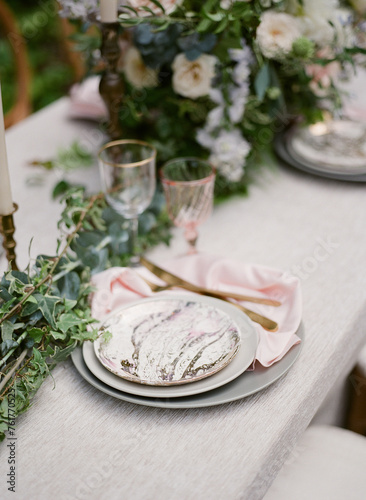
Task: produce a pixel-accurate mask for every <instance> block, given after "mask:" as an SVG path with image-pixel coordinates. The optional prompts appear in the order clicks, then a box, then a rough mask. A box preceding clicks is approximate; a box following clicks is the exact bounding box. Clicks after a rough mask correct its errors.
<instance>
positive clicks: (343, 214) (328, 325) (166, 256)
mask: <svg viewBox="0 0 366 500" xmlns="http://www.w3.org/2000/svg"><path fill="white" fill-rule="evenodd" d="M68 109H69V100H68V99H62V100H60V101H58V102H56V103H54V104H52V105H51V106H48V107H47V108H44V109H43V110H41V111H40V112H38V113H36V114H34V115H32V116H30V117H29V118H27V119H26V120H24V121H23V122H21V123H20V124H17V125H14V126H13V127H11V128H10V129H9V130H8V131H7V132H6V140H7V149H8V158H9V166H10V168H9V170H10V177H11V183H12V191H13V198H14V200H15V201H16V202H18V204H19V210H18V211H17V212H16V213H15V217H14V218H15V225H16V228H17V231H16V240H17V247H16V248H17V254H18V265H19V267H20V268H22V269H24V268H25V267H26V266H27V264H28V262H29V242H30V240H31V238H32V247H31V258H33V259H34V258H35V257H36V256H37V255H38V254H48V255H54V252H55V248H56V241H57V238H58V237H59V232H58V230H57V225H56V221H57V220H58V219H59V216H60V212H61V210H62V205H60V203H59V201H58V200H52V199H51V196H50V193H51V191H52V189H53V187H54V184H55V182H56V181H57V180H59V177H58V172H47V173H46V174H45V177H44V182H43V183H42V184H40V183H38V184H35V185H32V186H30V185H29V183H26V179H28V178H29V176H30V175H32V172H33V170H32V169H31V168H30V167H29V161H30V160H33V159H42V160H47V159H49V158H53V157H54V156H55V154H56V152H57V150H58V149H60V148H68V147H69V146H70V144H71V143H72V142H73V141H74V140H79V141H82V143H83V144H86V145H89V146H90V145H92V146H93V147H94V148H95V150H97V149H98V148H99V145H100V142H99V141H104V140H106V138H103V137H102V133H101V132H100V130H97V129H96V127H95V126H93V125H92V124H91V123H90V122H86V121H83V122H81V121H77V122H76V121H72V120H69V119H68V118H67V116H68V115H67V113H68ZM20 146H21V147H20ZM68 180H70V181H71V182H75V183H85V182H86V183H87V184H88V189H89V191H91V192H96V191H98V190H99V189H100V183H99V176H98V170H97V168H96V166H95V168H91V169H90V170H88V171H87V172H86V171H85V169H80V171H73V172H70V174H68ZM365 216H366V196H365V184H357V183H351V182H349V183H346V182H337V181H332V180H329V179H321V178H316V177H315V176H310V175H306V174H305V173H302V172H299V171H296V170H295V169H290V168H285V167H284V166H278V167H275V166H274V168H273V169H272V170H271V169H269V168H268V169H263V170H262V171H261V174H260V176H258V182H257V183H255V184H254V185H253V186H252V187H251V191H250V196H248V197H246V198H242V197H233V198H232V199H231V200H230V201H229V202H227V203H221V204H219V205H217V206H216V207H215V210H214V213H213V215H212V217H210V218H209V219H208V220H207V221H206V222H205V224H203V225H202V226H201V228H200V238H199V240H198V248H199V250H201V251H204V252H210V253H213V254H215V255H225V256H226V257H227V258H229V259H235V260H239V261H240V262H243V263H244V262H255V263H258V264H260V265H264V266H269V267H271V268H275V269H285V270H288V272H289V274H291V275H294V274H295V275H296V276H298V277H299V279H300V280H301V288H302V292H303V306H304V307H303V316H302V323H303V326H304V333H305V340H304V342H303V346H302V351H301V354H300V356H299V358H298V360H297V361H296V363H295V364H294V365H293V366H292V368H291V369H290V370H289V371H288V373H286V375H284V376H282V377H281V378H280V379H279V380H278V381H276V382H275V383H273V384H271V385H270V386H269V387H268V388H266V389H264V390H262V391H260V392H258V393H256V394H253V395H252V396H249V397H247V398H245V399H242V400H240V401H235V402H231V403H228V404H224V405H221V406H217V407H211V408H200V409H187V410H168V409H162V408H149V407H144V406H138V405H133V404H131V403H127V402H124V401H119V400H117V399H114V398H112V397H110V396H108V395H106V394H103V393H101V392H100V391H98V390H97V389H95V388H94V387H93V386H91V385H90V384H88V383H87V382H85V381H84V380H83V379H82V378H81V376H80V375H79V373H78V372H77V370H76V369H75V368H74V367H73V365H72V362H71V361H70V360H69V361H66V362H65V363H61V364H60V365H59V366H57V367H56V368H55V370H54V372H53V374H52V376H53V378H51V377H50V378H49V379H48V380H47V381H46V382H45V384H43V385H42V387H41V389H40V390H39V391H38V393H37V394H36V397H35V398H34V400H33V405H32V408H30V409H29V411H27V412H26V413H25V414H23V415H21V416H20V417H19V418H18V419H17V422H16V435H17V437H18V441H17V443H18V444H17V463H16V467H17V492H16V494H15V495H11V494H10V492H8V491H7V485H6V475H7V473H8V472H9V468H8V467H9V465H8V463H7V460H8V453H7V447H6V442H4V443H3V444H2V446H0V478H1V481H0V498H1V499H3V498H4V499H6V498H15V499H18V498H19V499H21V500H22V499H27V500H49V499H53V498H55V499H56V500H75V499H76V500H121V499H123V500H150V499H151V500H155V499H159V500H183V499H184V500H197V499H201V498H210V500H222V499H228V500H262V499H263V496H264V494H265V492H266V491H267V489H268V488H269V485H270V483H271V482H272V480H273V479H274V477H275V476H276V475H277V473H278V471H279V470H280V469H281V467H282V465H283V463H284V461H285V460H286V459H287V458H288V457H289V456H291V453H292V450H293V449H294V447H295V444H296V442H297V441H298V439H299V438H300V436H301V435H302V434H303V432H304V431H305V429H306V428H307V427H308V425H309V422H310V421H311V419H312V418H313V416H314V414H315V413H316V411H317V409H318V408H319V406H320V404H321V403H322V401H323V400H324V398H325V397H326V395H327V394H328V393H329V390H330V389H331V387H333V386H334V383H335V381H336V380H337V379H339V377H340V376H341V375H342V374H348V373H350V371H351V370H352V367H353V366H354V364H355V362H356V359H357V356H358V354H359V352H360V351H359V348H360V346H361V345H363V344H365V340H366V339H365V324H366V299H365V293H364V291H365V289H366V273H365V272H364V271H365V269H364V268H365V262H366V232H365ZM173 233H174V238H173V239H172V242H171V245H170V247H166V246H164V245H159V246H158V247H156V248H155V249H153V250H151V252H149V256H148V257H149V259H150V260H152V261H153V262H156V263H157V264H158V265H160V266H162V267H164V266H165V264H166V262H168V261H169V260H171V259H172V257H174V256H176V255H180V254H182V253H184V252H185V251H186V242H185V240H184V236H183V234H182V233H183V232H182V231H181V230H180V229H179V228H175V229H174V230H173ZM0 267H1V268H2V269H3V270H5V269H6V262H5V259H0ZM296 498H297V496H296V495H295V496H293V499H294V500H296ZM348 498H351V497H350V496H348V495H347V496H346V499H347V500H348ZM309 500H310V499H309ZM322 500H327V499H322Z"/></svg>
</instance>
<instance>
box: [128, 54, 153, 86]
mask: <svg viewBox="0 0 366 500" xmlns="http://www.w3.org/2000/svg"><path fill="white" fill-rule="evenodd" d="M124 63H125V64H124V72H125V75H126V78H127V80H128V81H129V82H130V83H131V84H132V85H134V86H135V87H136V88H138V89H141V88H143V87H156V86H157V84H158V74H157V72H156V71H155V70H153V69H151V68H148V67H147V66H146V65H145V63H144V61H143V60H142V57H141V54H140V52H139V51H138V50H137V49H136V48H135V47H130V48H129V49H128V50H127V52H126V55H125V61H124Z"/></svg>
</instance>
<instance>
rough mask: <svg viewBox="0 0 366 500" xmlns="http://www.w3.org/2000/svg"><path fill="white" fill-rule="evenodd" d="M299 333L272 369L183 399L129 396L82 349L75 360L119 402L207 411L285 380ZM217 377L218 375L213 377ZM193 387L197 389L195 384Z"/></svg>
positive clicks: (91, 380) (84, 373)
mask: <svg viewBox="0 0 366 500" xmlns="http://www.w3.org/2000/svg"><path fill="white" fill-rule="evenodd" d="M296 334H297V335H298V336H299V337H300V339H301V343H300V344H296V345H295V346H293V347H292V348H291V349H290V351H289V352H288V353H287V354H286V355H285V356H284V357H283V358H282V359H281V360H280V361H278V362H277V363H275V364H274V365H272V366H270V367H268V368H262V367H258V368H256V369H255V370H254V371H246V372H245V373H243V374H242V375H240V376H239V377H237V378H236V379H235V380H232V381H231V382H229V383H227V384H225V385H223V386H221V387H218V388H216V389H214V390H211V391H207V392H203V393H201V394H196V395H191V396H186V397H181V398H169V397H168V398H158V397H144V396H138V395H135V394H128V393H127V392H123V391H120V390H118V389H115V388H113V387H109V386H108V385H107V384H105V383H104V382H102V381H100V380H99V379H98V378H97V377H95V376H94V375H93V374H92V373H91V371H90V370H89V369H88V367H87V366H86V364H85V362H84V358H83V353H82V350H81V348H80V347H78V348H76V349H75V350H74V351H73V353H72V354H71V358H72V361H73V363H74V366H75V368H76V370H77V371H78V372H79V374H80V375H81V376H82V377H83V378H84V380H86V381H87V382H88V383H89V384H90V385H92V386H93V387H95V388H96V389H98V390H99V391H101V392H103V393H104V394H108V395H109V396H112V397H114V398H116V399H119V400H122V401H127V402H129V403H134V404H138V405H143V406H152V407H156V408H172V409H184V408H204V407H208V406H216V405H221V404H225V403H230V402H232V401H237V400H239V399H242V398H245V397H248V396H250V395H251V394H255V393H256V392H259V391H261V390H263V389H265V388H266V387H268V386H270V385H271V384H273V383H274V382H276V380H278V379H279V378H280V377H282V376H283V375H284V374H285V373H286V372H287V371H288V370H289V369H290V368H291V366H292V365H293V364H294V363H295V361H296V360H297V358H298V357H299V354H300V352H301V349H302V346H303V342H304V329H303V327H302V325H301V326H300V328H299V329H298V331H297V332H296ZM229 366H230V365H229ZM214 377H215V375H214V376H213V377H210V378H214ZM208 380H209V379H208ZM197 383H198V382H197ZM190 385H191V386H194V385H195V384H190ZM182 387H184V386H182Z"/></svg>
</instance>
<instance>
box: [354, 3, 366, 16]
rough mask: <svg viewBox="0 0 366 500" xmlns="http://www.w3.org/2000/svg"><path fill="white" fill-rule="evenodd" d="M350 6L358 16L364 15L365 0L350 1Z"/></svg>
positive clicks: (365, 12) (365, 8) (365, 9)
mask: <svg viewBox="0 0 366 500" xmlns="http://www.w3.org/2000/svg"><path fill="white" fill-rule="evenodd" d="M350 3H351V5H352V6H353V7H354V8H355V9H356V10H357V12H359V13H360V14H366V0H350Z"/></svg>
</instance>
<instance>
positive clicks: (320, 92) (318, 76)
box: [306, 61, 341, 97]
mask: <svg viewBox="0 0 366 500" xmlns="http://www.w3.org/2000/svg"><path fill="white" fill-rule="evenodd" d="M340 71H341V65H340V63H339V62H338V61H332V62H330V63H329V64H326V65H325V66H322V65H321V64H310V65H309V66H307V67H306V73H307V74H308V75H309V76H310V77H312V80H311V82H310V88H311V89H312V91H313V92H314V94H315V95H317V96H319V97H324V96H325V95H326V93H327V89H328V88H329V87H330V86H331V84H332V82H333V80H334V79H335V78H336V77H337V76H338V74H339V72H340Z"/></svg>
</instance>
